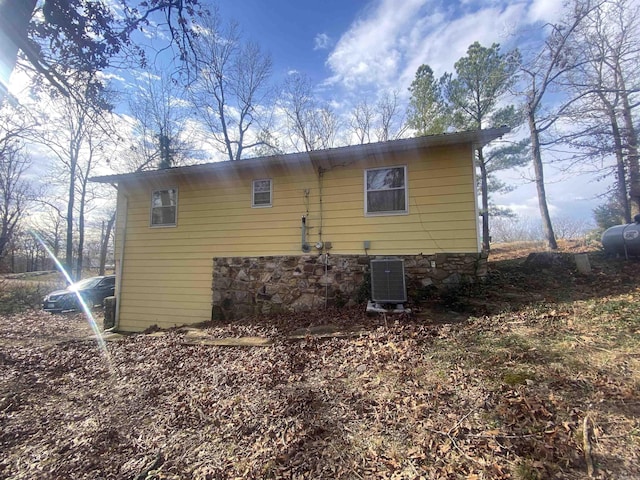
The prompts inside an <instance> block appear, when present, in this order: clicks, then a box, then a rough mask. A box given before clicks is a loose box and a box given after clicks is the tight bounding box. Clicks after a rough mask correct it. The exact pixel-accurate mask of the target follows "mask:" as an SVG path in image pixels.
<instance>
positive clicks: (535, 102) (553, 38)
mask: <svg viewBox="0 0 640 480" xmlns="http://www.w3.org/2000/svg"><path fill="white" fill-rule="evenodd" d="M588 14H589V5H588V4H587V5H575V8H574V9H573V11H571V12H569V14H568V15H567V16H566V17H565V19H564V20H563V21H562V22H561V23H559V24H555V25H549V26H548V28H549V29H550V33H549V35H548V37H547V39H546V41H545V43H544V46H543V48H542V49H541V50H540V51H539V52H538V53H537V55H535V56H533V58H531V59H530V60H529V61H527V62H525V63H523V64H522V66H521V68H520V71H521V74H522V76H523V82H524V86H525V88H524V91H523V92H522V96H523V97H524V113H525V116H526V121H527V126H528V128H529V137H530V139H531V145H530V148H531V162H532V164H533V169H534V173H535V184H536V189H537V193H538V206H539V208H540V216H541V218H542V228H543V231H544V236H545V238H546V241H547V246H548V248H550V249H551V250H556V249H557V248H558V243H557V242H556V237H555V233H554V231H553V224H552V222H551V216H550V214H549V207H548V204H547V193H546V187H545V180H544V164H543V159H542V147H543V139H542V136H543V135H544V134H545V132H548V131H549V129H551V127H553V126H554V125H555V124H556V122H557V121H558V119H559V118H561V116H562V114H563V113H564V112H565V111H566V110H567V109H568V108H569V106H570V105H571V104H572V103H573V102H574V101H575V97H574V98H569V99H567V100H566V101H565V102H564V103H562V104H561V105H560V106H559V107H557V108H554V109H553V110H551V111H549V110H545V109H544V108H543V100H544V99H545V98H546V96H547V94H548V93H549V91H550V90H551V88H552V87H553V86H554V85H557V84H558V82H559V80H560V79H561V78H562V77H563V76H565V75H566V74H567V73H568V72H569V71H570V70H571V69H573V68H575V66H576V64H575V63H574V62H569V61H568V57H567V55H566V53H567V52H566V47H567V43H568V42H569V41H570V39H571V38H572V36H573V35H574V34H575V32H576V29H577V28H578V27H579V25H580V24H581V22H582V21H583V20H584V19H585V17H586V16H587V15H588Z"/></svg>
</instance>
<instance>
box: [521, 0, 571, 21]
mask: <svg viewBox="0 0 640 480" xmlns="http://www.w3.org/2000/svg"><path fill="white" fill-rule="evenodd" d="M563 6H564V5H563V2H559V1H558V0H533V2H532V3H531V5H530V6H529V9H528V12H527V16H528V19H529V21H530V22H531V23H535V22H545V23H552V22H555V21H557V20H559V19H560V17H561V15H562V9H563Z"/></svg>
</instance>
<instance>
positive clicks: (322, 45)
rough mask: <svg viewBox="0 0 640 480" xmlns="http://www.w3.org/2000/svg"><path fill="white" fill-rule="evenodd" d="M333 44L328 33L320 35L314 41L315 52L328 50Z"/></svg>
mask: <svg viewBox="0 0 640 480" xmlns="http://www.w3.org/2000/svg"><path fill="white" fill-rule="evenodd" d="M331 44H332V41H331V37H329V35H327V34H326V33H319V34H318V35H316V37H315V38H314V39H313V49H314V50H326V49H327V48H329V47H330V46H331Z"/></svg>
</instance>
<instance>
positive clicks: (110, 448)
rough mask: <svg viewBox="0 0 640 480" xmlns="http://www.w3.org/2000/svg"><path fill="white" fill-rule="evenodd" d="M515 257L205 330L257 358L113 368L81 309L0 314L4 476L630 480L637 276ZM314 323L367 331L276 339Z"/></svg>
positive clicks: (156, 360) (240, 355) (141, 343)
mask: <svg viewBox="0 0 640 480" xmlns="http://www.w3.org/2000/svg"><path fill="white" fill-rule="evenodd" d="M529 252H530V250H527V249H521V250H517V251H516V253H515V254H514V253H513V251H512V254H511V255H508V254H507V253H506V251H500V250H499V251H498V252H496V254H495V256H492V257H491V262H492V264H491V275H490V277H489V279H488V281H487V284H486V285H484V286H482V287H477V286H467V287H463V288H461V289H459V290H458V291H455V292H449V294H448V295H443V297H442V298H441V299H440V303H439V304H438V305H435V304H423V305H414V307H417V309H418V314H417V315H416V316H414V317H413V318H407V317H403V318H399V319H396V320H390V321H387V322H385V321H384V319H382V318H377V317H367V316H366V315H364V313H363V312H362V309H357V310H341V311H321V312H315V313H313V314H310V315H304V316H294V315H280V316H277V317H270V318H253V319H246V320H245V321H243V322H235V323H233V324H226V325H209V326H208V327H207V328H206V329H205V333H206V334H207V335H208V336H209V337H214V338H219V337H224V336H267V337H271V338H273V339H274V343H273V345H271V346H268V347H256V348H246V347H245V348H238V347H213V346H203V345H188V341H187V332H186V331H184V330H180V329H177V330H173V331H169V332H164V333H161V334H155V335H153V336H152V335H135V336H130V337H125V338H123V339H122V340H121V341H119V342H113V343H109V345H108V350H109V354H110V358H111V361H112V369H111V370H110V369H109V367H108V364H107V363H106V361H105V358H104V356H102V355H101V354H100V352H99V351H98V349H97V347H96V344H95V342H94V341H92V340H87V339H86V338H88V335H89V330H88V329H87V327H86V324H85V323H84V321H83V320H82V318H81V317H79V316H72V317H63V316H51V317H49V316H47V315H42V314H40V313H39V312H31V313H29V314H26V315H22V316H20V317H18V316H14V317H3V318H2V320H1V321H0V363H1V364H2V369H1V370H0V372H1V373H0V421H1V422H2V431H1V432H0V477H3V478H14V479H27V478H157V479H181V478H201V479H204V478H314V479H315V478H345V479H347V478H348V479H358V478H394V479H401V478H407V479H410V478H411V479H413V478H467V479H480V478H483V479H499V478H500V479H502V478H512V479H522V480H526V479H542V478H568V479H578V478H585V476H586V472H587V463H586V461H585V455H584V448H585V445H589V446H591V447H592V448H591V449H592V455H593V460H594V466H595V473H594V476H595V477H597V478H639V475H638V472H639V471H640V458H639V454H638V452H639V451H640V420H639V419H640V415H639V414H640V394H639V393H638V392H640V377H639V373H638V372H640V369H639V367H640V365H639V362H640V351H639V350H638V340H639V334H640V321H639V316H638V315H637V305H638V304H639V302H640V289H639V287H638V285H640V282H639V280H640V273H638V266H639V265H638V263H637V262H635V261H631V262H622V261H618V260H605V259H604V258H602V257H601V256H600V255H599V254H597V253H592V254H591V258H592V266H593V273H592V274H591V275H589V276H580V275H578V274H577V273H576V272H575V270H574V269H573V268H572V266H571V264H570V261H569V260H570V257H569V256H565V257H561V259H562V260H561V261H559V262H558V263H556V264H553V265H551V266H550V267H547V268H541V267H540V266H537V265H535V264H531V263H526V262H525V258H526V255H527V254H528V253H529ZM451 306H455V308H457V309H458V311H455V312H454V311H451V310H450V307H451ZM322 324H332V325H335V326H337V327H340V328H342V329H349V328H354V326H355V325H358V327H357V330H359V331H362V332H363V334H362V335H360V336H357V337H350V338H331V339H326V340H321V339H317V338H313V337H308V338H306V339H303V340H301V341H287V340H285V338H284V336H285V335H286V334H289V333H291V332H292V331H294V330H295V329H297V328H300V327H307V326H309V325H322ZM74 336H75V337H76V340H72V338H73V337H74ZM78 337H79V338H78ZM52 342H55V343H52ZM585 417H588V420H587V425H588V426H589V429H590V431H589V432H587V433H588V434H589V435H588V442H587V443H586V444H585V441H584V434H583V428H584V424H585V421H584V419H585ZM156 460H157V461H156ZM152 464H154V465H152ZM151 466H153V467H154V468H152V469H150V471H149V472H147V473H145V475H143V476H142V477H138V475H139V474H140V473H141V472H146V471H147V470H149V467H151Z"/></svg>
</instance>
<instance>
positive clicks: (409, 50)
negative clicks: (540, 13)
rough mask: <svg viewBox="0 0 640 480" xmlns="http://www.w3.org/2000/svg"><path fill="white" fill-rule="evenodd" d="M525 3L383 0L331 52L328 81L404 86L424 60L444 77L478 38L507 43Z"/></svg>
mask: <svg viewBox="0 0 640 480" xmlns="http://www.w3.org/2000/svg"><path fill="white" fill-rule="evenodd" d="M497 3H499V5H496V4H497ZM526 7H527V5H526V3H525V2H524V1H520V2H505V1H495V2H481V3H480V4H479V6H478V2H467V3H466V4H459V5H455V6H452V5H451V4H448V3H445V4H444V5H443V4H441V3H440V2H438V1H437V0H408V1H405V2H396V1H395V0H378V1H377V2H375V4H374V5H373V7H372V8H370V9H369V10H367V11H365V13H364V14H363V16H362V17H360V18H359V19H358V20H356V21H355V22H354V23H353V24H352V25H351V27H350V28H349V30H348V31H346V32H345V33H344V34H343V35H342V37H341V38H340V39H339V41H338V42H337V44H336V46H335V48H334V49H333V51H332V52H331V53H330V54H329V56H328V58H327V61H326V65H327V66H328V68H329V69H330V70H331V72H332V75H331V76H330V77H329V78H328V79H327V80H326V81H325V83H327V84H330V85H342V86H344V87H346V88H347V89H356V88H360V87H362V86H367V85H368V86H378V87H380V88H390V87H391V88H397V89H398V90H400V91H402V90H405V89H406V87H408V86H409V84H410V83H411V80H412V79H413V77H414V75H415V72H416V70H417V68H418V67H419V66H420V65H421V64H422V63H427V64H429V65H430V66H431V67H432V68H433V70H434V72H435V73H436V75H438V76H439V75H441V74H443V73H444V72H445V71H451V70H452V69H453V64H454V62H455V61H456V60H457V59H458V58H460V57H462V56H463V55H464V54H465V53H466V50H467V47H468V46H469V45H470V44H471V43H473V42H474V41H479V42H480V43H482V44H483V45H490V44H491V43H493V42H498V43H501V44H503V45H504V44H505V43H508V42H509V41H510V40H512V37H511V35H512V34H513V32H514V31H515V30H516V28H517V27H518V26H519V25H520V24H521V23H522V21H524V20H526V13H527V12H526ZM514 41H515V40H514Z"/></svg>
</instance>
